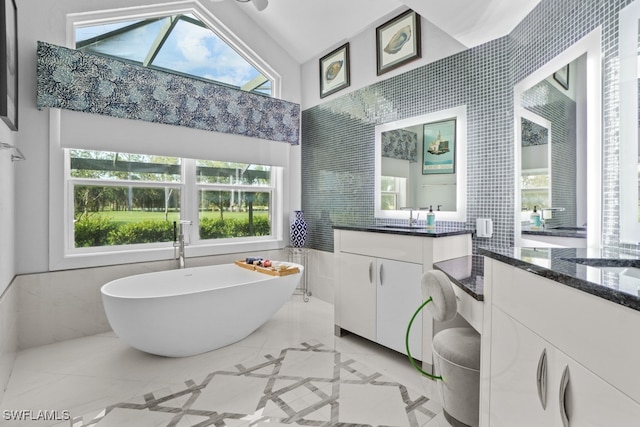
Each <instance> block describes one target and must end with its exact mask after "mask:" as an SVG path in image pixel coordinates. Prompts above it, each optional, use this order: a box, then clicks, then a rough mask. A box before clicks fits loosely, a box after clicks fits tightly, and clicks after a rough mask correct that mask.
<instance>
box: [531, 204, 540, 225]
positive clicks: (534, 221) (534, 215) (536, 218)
mask: <svg viewBox="0 0 640 427" xmlns="http://www.w3.org/2000/svg"><path fill="white" fill-rule="evenodd" d="M529 227H530V228H531V229H532V230H540V229H542V219H541V217H540V212H538V207H537V206H534V207H533V212H531V216H530V217H529Z"/></svg>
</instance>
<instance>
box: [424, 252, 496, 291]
mask: <svg viewBox="0 0 640 427" xmlns="http://www.w3.org/2000/svg"><path fill="white" fill-rule="evenodd" d="M433 267H434V268H436V269H438V270H440V271H442V272H444V273H445V274H446V275H447V276H449V279H451V281H452V282H453V283H454V284H456V285H457V286H459V287H460V288H462V290H463V291H465V292H466V293H467V294H469V295H471V296H472V297H473V298H474V299H476V300H478V301H484V257H483V256H481V255H467V256H463V257H460V258H453V259H449V260H446V261H440V262H435V263H433Z"/></svg>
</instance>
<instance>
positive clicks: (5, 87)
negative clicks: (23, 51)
mask: <svg viewBox="0 0 640 427" xmlns="http://www.w3.org/2000/svg"><path fill="white" fill-rule="evenodd" d="M0 1H1V2H2V3H1V6H0V9H1V11H2V14H1V15H0V17H1V19H2V31H1V32H0V33H1V34H0V70H1V71H0V80H1V81H0V118H2V120H3V121H4V122H5V123H6V124H7V126H9V128H11V129H12V130H18V32H17V29H18V21H17V11H16V10H17V9H16V3H15V1H14V0H0Z"/></svg>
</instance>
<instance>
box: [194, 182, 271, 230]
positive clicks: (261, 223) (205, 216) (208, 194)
mask: <svg viewBox="0 0 640 427" xmlns="http://www.w3.org/2000/svg"><path fill="white" fill-rule="evenodd" d="M198 196H199V200H200V238H201V239H223V238H230V237H245V236H269V235H271V218H270V217H271V215H270V206H271V193H269V192H248V191H238V190H231V191H213V190H200V191H199V193H198Z"/></svg>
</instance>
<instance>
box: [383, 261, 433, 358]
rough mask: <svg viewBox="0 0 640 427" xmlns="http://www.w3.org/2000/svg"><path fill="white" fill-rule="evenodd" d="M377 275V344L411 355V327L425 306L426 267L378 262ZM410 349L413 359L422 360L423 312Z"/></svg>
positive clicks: (416, 323) (412, 328)
mask: <svg viewBox="0 0 640 427" xmlns="http://www.w3.org/2000/svg"><path fill="white" fill-rule="evenodd" d="M377 271H378V280H377V289H378V291H377V316H376V319H377V322H376V324H377V327H376V336H377V339H376V341H377V342H378V343H380V344H382V345H384V346H385V347H389V348H391V349H393V350H396V351H399V352H401V353H403V354H407V351H406V346H405V337H406V333H407V326H409V321H410V320H411V316H413V313H415V311H416V309H417V308H418V307H420V304H422V290H421V285H420V281H421V279H422V265H421V264H413V263H409V262H401V261H391V260H387V259H378V260H377ZM409 346H410V349H411V356H413V357H414V358H415V359H418V360H422V312H421V313H420V314H419V315H418V316H417V317H416V319H415V320H414V321H413V325H412V326H411V335H410V337H409Z"/></svg>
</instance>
